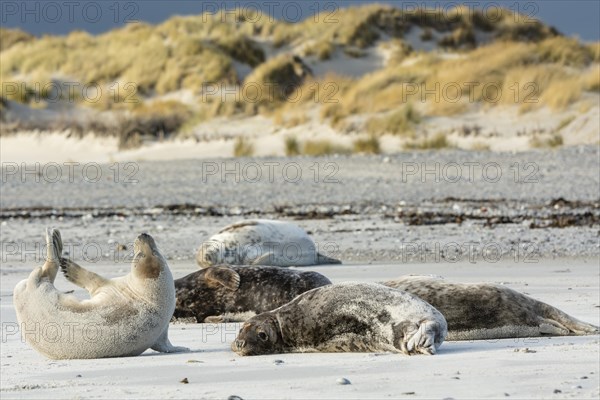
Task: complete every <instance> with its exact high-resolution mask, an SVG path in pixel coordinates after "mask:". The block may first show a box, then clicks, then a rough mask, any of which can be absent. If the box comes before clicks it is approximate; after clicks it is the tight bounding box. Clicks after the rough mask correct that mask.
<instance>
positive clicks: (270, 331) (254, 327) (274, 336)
mask: <svg viewBox="0 0 600 400" xmlns="http://www.w3.org/2000/svg"><path fill="white" fill-rule="evenodd" d="M284 348H285V346H284V343H283V337H282V336H281V328H280V327H279V322H278V321H277V318H276V317H275V316H274V315H271V314H270V313H264V314H261V315H258V316H256V317H254V318H252V320H251V321H249V322H246V323H245V324H244V325H243V326H242V329H240V332H239V334H238V337H237V338H236V340H235V341H234V342H233V343H232V344H231V350H233V351H234V352H236V353H238V354H240V355H242V356H259V355H263V354H276V353H281V352H282V351H283V350H284Z"/></svg>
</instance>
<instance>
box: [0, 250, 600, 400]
mask: <svg viewBox="0 0 600 400" xmlns="http://www.w3.org/2000/svg"><path fill="white" fill-rule="evenodd" d="M15 267H16V268H15V270H14V271H12V272H6V271H3V276H2V285H1V289H0V293H1V303H0V311H1V317H2V327H3V330H2V335H3V343H2V354H1V362H2V387H1V389H0V390H1V393H2V398H5V399H9V398H10V399H12V398H27V399H43V398H56V399H63V398H68V399H76V398H131V399H137V398H152V399H155V398H156V399H159V398H171V399H181V398H207V399H219V398H220V399H226V398H230V397H229V396H239V397H241V398H243V399H258V398H262V399H280V398H289V399H304V398H311V399H327V398H346V399H364V398H371V399H383V398H422V399H431V398H438V399H443V398H455V399H459V398H463V399H466V398H473V399H475V398H507V397H510V398H540V399H547V398H581V399H584V398H590V399H594V398H598V395H599V394H600V391H599V382H600V379H599V377H600V368H599V365H598V357H599V353H600V351H599V338H598V336H584V337H552V338H529V339H504V340H490V341H474V342H445V343H444V344H443V345H442V347H441V348H440V351H439V353H438V354H437V355H435V356H413V357H407V356H403V355H398V354H362V353H359V354H316V353H312V354H281V355H271V356H258V357H240V356H238V355H236V354H234V353H233V352H232V351H231V350H230V349H229V346H230V344H231V341H232V340H233V339H234V337H235V335H236V333H237V330H238V329H239V325H237V324H220V325H217V324H171V327H170V331H169V335H170V337H171V341H172V342H173V343H174V344H176V345H180V346H187V347H189V348H190V349H191V352H189V353H183V354H159V353H156V352H153V351H151V350H149V351H147V352H146V353H144V354H143V355H142V356H139V357H132V358H115V359H103V360H73V361H52V360H48V359H46V358H44V357H43V356H41V355H40V354H38V353H36V352H35V351H34V350H33V349H31V348H30V347H29V346H27V345H26V344H25V343H23V342H22V341H21V340H20V338H19V336H18V335H17V334H16V333H14V332H13V329H14V327H15V325H16V317H15V313H14V309H13V306H12V302H11V292H12V288H13V286H14V285H15V284H16V282H17V281H19V280H20V279H22V278H23V277H24V276H25V275H26V273H27V271H28V270H29V268H30V267H29V265H26V264H23V265H19V266H18V267H17V266H15ZM90 268H93V269H94V270H101V271H103V274H105V275H107V276H118V275H119V274H120V273H119V269H121V268H123V266H122V265H121V266H114V265H112V266H111V265H93V266H90ZM171 268H172V269H173V274H174V276H175V278H178V277H181V276H183V275H185V274H187V273H189V272H192V271H193V270H194V269H195V267H194V266H193V265H190V264H189V263H182V262H174V263H171ZM305 269H309V270H314V271H318V272H320V273H322V274H325V275H327V276H328V277H330V278H331V279H332V281H334V282H342V281H366V282H368V281H371V282H372V281H379V280H384V279H388V278H395V277H398V276H400V275H403V274H409V273H418V274H437V275H442V276H444V277H445V278H446V279H449V280H455V281H462V282H480V281H487V282H495V283H501V284H505V285H507V286H509V287H511V288H514V289H516V290H519V291H523V292H525V293H528V294H530V295H531V296H533V297H534V298H536V299H539V300H542V301H547V302H549V303H551V304H552V305H554V306H556V307H558V308H560V309H562V310H564V311H566V312H568V313H569V314H571V315H574V316H576V317H577V318H581V319H583V320H585V321H588V322H591V323H594V324H598V323H599V322H600V318H599V313H598V309H599V307H600V296H599V291H600V287H599V279H600V278H599V273H598V258H592V259H561V260H543V261H540V262H539V263H535V264H523V263H513V262H502V263H497V264H486V263H477V264H471V263H456V264H452V265H448V264H446V263H440V264H377V265H369V266H366V265H357V264H350V265H343V266H327V267H314V268H305ZM57 287H58V288H59V289H61V290H72V289H73V286H72V285H70V284H68V283H67V282H66V281H65V280H64V278H62V277H59V279H57ZM76 293H77V294H78V295H83V293H82V291H81V290H79V289H77V290H76ZM184 378H187V379H188V381H189V384H183V383H180V381H181V380H183V379H184ZM340 378H346V379H348V380H349V381H350V382H351V384H350V385H339V384H337V383H336V381H337V380H338V379H340Z"/></svg>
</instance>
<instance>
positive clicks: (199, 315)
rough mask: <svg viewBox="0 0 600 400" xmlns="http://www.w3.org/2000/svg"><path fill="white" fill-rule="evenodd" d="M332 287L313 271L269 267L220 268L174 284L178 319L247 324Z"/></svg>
mask: <svg viewBox="0 0 600 400" xmlns="http://www.w3.org/2000/svg"><path fill="white" fill-rule="evenodd" d="M329 284H331V281H330V280H329V279H327V278H326V277H324V276H323V275H321V274H319V273H317V272H312V271H299V270H295V269H287V268H285V269H284V268H279V267H268V266H225V265H223V266H218V267H209V268H205V269H201V270H199V271H196V272H193V273H191V274H189V275H187V276H184V277H183V278H179V279H177V280H175V293H176V297H177V303H176V306H175V313H174V315H173V316H174V317H175V318H194V319H195V321H196V322H230V321H244V320H246V319H247V318H248V317H249V316H253V315H256V314H260V313H263V312H265V311H270V310H273V309H275V308H277V307H279V306H282V305H284V304H285V303H287V302H289V301H290V300H292V299H293V298H294V297H296V296H297V295H299V294H301V293H304V292H306V291H308V290H311V289H314V288H317V287H320V286H324V285H329Z"/></svg>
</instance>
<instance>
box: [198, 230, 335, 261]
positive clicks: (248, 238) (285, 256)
mask: <svg viewBox="0 0 600 400" xmlns="http://www.w3.org/2000/svg"><path fill="white" fill-rule="evenodd" d="M196 261H197V262H198V265H199V266H200V267H201V268H206V267H211V266H216V265H220V264H228V265H270V266H277V267H290V266H308V265H319V264H341V261H340V260H337V259H335V258H331V257H328V256H325V255H323V254H321V253H319V252H318V249H317V245H316V244H315V242H314V241H313V240H312V239H311V237H310V236H308V234H307V233H306V231H305V230H304V229H302V228H300V227H299V226H298V225H296V224H293V223H291V222H287V221H274V220H268V219H255V220H244V221H239V222H236V223H235V224H231V225H228V226H226V227H225V228H223V229H221V230H220V231H219V232H218V233H216V234H215V235H213V236H211V237H210V238H209V239H208V240H207V241H205V242H204V243H202V245H201V246H200V248H199V249H198V252H197V254H196Z"/></svg>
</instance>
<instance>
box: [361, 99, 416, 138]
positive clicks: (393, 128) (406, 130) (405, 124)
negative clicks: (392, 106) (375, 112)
mask: <svg viewBox="0 0 600 400" xmlns="http://www.w3.org/2000/svg"><path fill="white" fill-rule="evenodd" d="M419 122H421V116H420V114H419V113H418V112H417V111H416V110H415V108H414V107H413V106H412V104H410V103H408V104H406V105H404V106H403V107H402V108H400V109H398V110H397V111H393V112H392V113H391V114H389V115H387V116H385V117H375V118H371V119H370V120H368V121H367V124H366V130H367V132H368V133H369V134H371V135H383V134H393V135H401V136H412V135H413V128H414V126H415V125H417V124H418V123H419Z"/></svg>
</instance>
